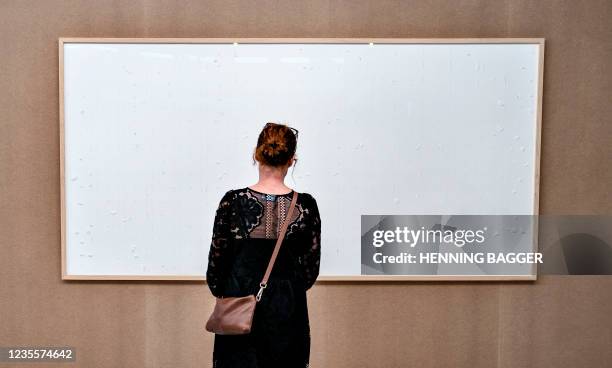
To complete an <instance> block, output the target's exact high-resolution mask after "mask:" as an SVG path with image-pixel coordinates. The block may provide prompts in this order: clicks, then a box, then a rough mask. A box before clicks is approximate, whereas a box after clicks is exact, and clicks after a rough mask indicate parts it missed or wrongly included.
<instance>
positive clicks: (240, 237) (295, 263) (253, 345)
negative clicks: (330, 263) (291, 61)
mask: <svg viewBox="0 0 612 368" xmlns="http://www.w3.org/2000/svg"><path fill="white" fill-rule="evenodd" d="M296 145H297V130H295V129H293V128H290V127H288V126H286V125H283V124H275V123H268V124H266V126H265V127H264V128H263V130H262V131H261V133H260V134H259V138H258V140H257V147H256V148H255V152H254V155H253V164H255V160H257V161H258V162H259V181H258V182H257V183H256V184H254V185H251V186H248V187H245V188H240V189H232V190H229V191H227V192H226V193H225V194H224V195H223V198H222V199H221V201H220V203H219V207H218V208H217V212H216V215H215V223H214V226H213V238H212V243H211V247H210V252H209V255H208V270H207V272H206V279H207V282H208V287H209V288H210V291H211V292H212V294H213V295H214V296H216V297H221V296H245V295H249V294H256V293H257V291H258V290H259V282H260V281H261V279H262V277H263V275H264V273H265V270H266V267H267V266H268V261H269V260H270V257H271V255H272V251H273V250H274V246H275V243H276V239H277V238H278V233H279V232H280V231H279V230H280V227H281V225H282V223H283V221H284V220H285V217H286V214H287V212H288V208H289V204H290V202H291V198H292V196H293V190H292V189H291V188H289V187H287V186H286V185H285V184H284V179H285V175H286V174H287V170H288V169H289V167H290V166H291V165H292V164H294V163H295V161H297V159H296V158H295V150H296ZM289 221H290V222H289V226H288V228H287V233H286V235H285V238H284V240H283V243H282V245H281V248H280V251H279V253H278V256H277V258H276V262H275V263H274V268H273V269H272V273H271V275H270V278H269V280H268V285H267V288H266V289H265V291H264V293H263V296H262V298H261V300H260V301H259V302H258V303H257V306H256V308H255V314H254V317H253V324H252V328H251V332H250V333H249V334H246V335H215V344H214V351H213V367H214V368H225V367H240V368H248V367H258V368H270V367H283V368H298V367H299V368H304V367H308V365H309V358H310V325H309V321H308V307H307V302H306V291H307V290H308V289H310V287H311V286H312V285H313V284H314V282H315V280H316V279H317V276H318V275H319V260H320V255H321V220H320V218H319V210H318V208H317V202H316V201H315V199H314V198H313V196H312V195H310V194H308V193H298V198H297V202H296V205H295V209H294V211H293V215H292V216H291V218H290V219H289Z"/></svg>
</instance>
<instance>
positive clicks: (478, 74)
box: [63, 42, 540, 276]
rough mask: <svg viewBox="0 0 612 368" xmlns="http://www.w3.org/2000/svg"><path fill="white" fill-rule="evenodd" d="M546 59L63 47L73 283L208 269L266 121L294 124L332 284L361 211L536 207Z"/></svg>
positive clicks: (437, 47)
mask: <svg viewBox="0 0 612 368" xmlns="http://www.w3.org/2000/svg"><path fill="white" fill-rule="evenodd" d="M539 50H540V49H539V45H538V44H519V43H517V44H497V43H491V44H455V43H449V44H443V43H441V44H375V45H373V46H372V45H368V44H291V43H289V44H239V45H233V44H205V43H194V44H191V43H185V44H180V43H167V44H164V43H80V42H75V43H66V44H64V55H63V57H64V124H65V137H64V145H65V153H64V154H65V183H64V185H65V195H66V196H65V199H66V202H65V204H66V208H65V211H66V262H67V263H66V267H67V268H66V271H67V274H68V275H156V276H157V275H159V276H165V275H178V276H204V275H205V272H206V265H207V256H208V250H209V247H210V241H211V234H212V226H213V219H214V215H215V210H216V208H217V205H218V204H219V200H220V198H221V196H222V195H223V194H224V193H225V191H227V190H229V189H232V188H233V189H236V188H243V187H245V186H247V185H251V184H254V183H255V182H256V181H257V168H256V166H253V164H252V153H253V149H254V147H255V144H256V140H257V135H258V134H259V132H260V130H261V128H262V127H263V125H264V124H265V123H266V122H268V121H277V122H279V121H280V122H284V123H287V124H288V125H290V126H293V127H295V128H297V129H299V141H298V152H297V157H298V164H297V166H296V167H295V169H290V170H289V173H288V175H287V180H286V184H287V185H288V186H290V187H292V188H294V189H295V190H297V191H298V192H308V193H311V194H312V195H313V196H314V197H315V198H316V200H317V203H318V206H319V211H320V215H321V220H322V235H321V239H322V244H321V246H322V258H321V275H359V274H360V236H361V232H360V216H361V215H362V214H379V215H391V214H404V215H409V214H443V215H452V214H533V211H534V201H535V198H536V197H535V185H536V178H535V168H536V160H537V157H536V137H537V98H538V58H539V54H538V53H539ZM293 170H294V171H293Z"/></svg>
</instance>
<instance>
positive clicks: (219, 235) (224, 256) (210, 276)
mask: <svg viewBox="0 0 612 368" xmlns="http://www.w3.org/2000/svg"><path fill="white" fill-rule="evenodd" d="M231 194H232V191H231V190H230V191H228V192H226V193H225V195H223V198H221V201H220V202H219V206H218V208H217V211H216V214H215V222H214V225H213V231H212V241H211V244H210V251H209V253H208V268H207V270H206V283H207V284H208V288H209V289H210V291H211V292H212V294H213V295H214V296H216V297H220V296H222V295H223V287H222V286H223V280H224V279H225V275H226V273H227V272H228V269H229V266H230V263H229V262H230V261H231V259H230V255H229V253H230V245H231V231H230V215H231Z"/></svg>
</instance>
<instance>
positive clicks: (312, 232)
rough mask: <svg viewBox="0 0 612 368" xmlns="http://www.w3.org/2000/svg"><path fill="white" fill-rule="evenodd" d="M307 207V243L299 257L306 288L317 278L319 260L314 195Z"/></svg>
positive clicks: (319, 245) (319, 233) (319, 239)
mask: <svg viewBox="0 0 612 368" xmlns="http://www.w3.org/2000/svg"><path fill="white" fill-rule="evenodd" d="M307 208H308V216H307V223H308V231H309V236H308V241H309V243H308V244H306V249H305V252H304V254H303V255H302V257H301V264H302V272H303V277H304V284H305V285H304V286H305V289H306V290H308V289H310V288H311V287H312V285H313V284H314V283H315V281H316V280H317V277H318V276H319V264H320V260H321V218H320V216H319V208H318V207H317V201H316V200H315V199H314V197H312V196H310V201H309V203H308V204H307Z"/></svg>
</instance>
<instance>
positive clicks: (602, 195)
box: [0, 0, 612, 368]
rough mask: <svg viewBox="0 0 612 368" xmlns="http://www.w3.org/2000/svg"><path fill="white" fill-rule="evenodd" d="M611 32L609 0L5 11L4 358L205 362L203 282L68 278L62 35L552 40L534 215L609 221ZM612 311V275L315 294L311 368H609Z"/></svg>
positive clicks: (0, 293)
mask: <svg viewBox="0 0 612 368" xmlns="http://www.w3.org/2000/svg"><path fill="white" fill-rule="evenodd" d="M611 18H612V2H611V1H605V0H601V1H597V0H591V1H535V0H534V1H521V0H504V1H502V0H499V1H485V0H471V1H467V0H457V1H453V0H448V1H441V0H430V1H383V0H369V1H330V0H319V1H246V0H243V1H236V0H226V1H195V0H193V1H145V0H134V1H130V0H116V1H106V0H101V1H7V0H3V1H0V53H1V54H0V56H1V57H0V96H1V97H0V111H1V113H2V116H1V117H0V143H1V144H0V193H1V195H0V234H1V235H0V241H1V244H0V245H1V248H0V250H1V256H0V276H1V281H0V282H1V284H0V346H9V345H29V346H32V345H39V346H45V345H53V346H62V345H69V346H74V347H76V349H77V356H78V359H77V362H78V364H77V366H79V367H210V365H211V364H210V360H211V359H210V356H211V346H212V336H211V335H210V334H207V333H204V332H203V329H202V327H203V326H202V324H203V322H204V321H205V318H206V317H207V314H208V313H209V311H210V310H211V308H212V303H213V302H214V301H213V299H212V297H211V295H210V293H209V292H208V289H207V288H206V287H205V285H203V284H202V283H198V282H144V281H143V282H126V281H116V282H107V281H101V282H96V281H94V282H91V281H71V282H66V281H64V282H62V281H61V280H60V186H59V170H60V168H59V131H58V129H59V124H58V114H59V112H58V55H57V39H58V37H412V38H419V37H544V38H546V58H545V77H544V104H543V123H542V126H543V129H542V163H541V188H540V194H541V198H540V211H541V213H542V214H606V213H607V214H609V213H611V212H612V200H611V198H610V188H612V173H611V172H612V170H610V168H611V165H610V163H611V161H610V159H611V157H612V148H611V147H612V142H611V141H612V138H611V137H612V122H611V116H612V104H611V103H610V96H611V95H612V74H611V73H610V66H611V61H612V47H611V46H610V45H611V43H610V39H611V38H612V22H611V21H610V19H611ZM323 246H324V245H323ZM611 305H612V277H611V276H542V277H540V279H539V280H538V281H537V282H535V283H529V282H524V283H522V282H513V283H508V282H506V283H497V282H481V283H469V282H393V283H358V282H337V283H331V282H322V283H318V284H317V285H315V287H314V288H313V289H312V290H311V291H310V292H309V308H310V316H311V325H312V338H313V345H312V353H311V363H312V364H311V365H312V366H313V367H334V368H344V367H347V368H348V367H351V368H353V367H385V368H391V367H409V366H414V367H470V368H477V367H504V368H506V367H507V368H510V367H572V368H575V367H609V366H612V348H610V347H611V346H612V313H611V311H612V309H611V308H610V306H611ZM2 366H3V365H2V364H0V367H2ZM24 366H28V367H29V366H31V365H24ZM54 366H58V367H59V366H61V365H54ZM72 366H74V365H72Z"/></svg>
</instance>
